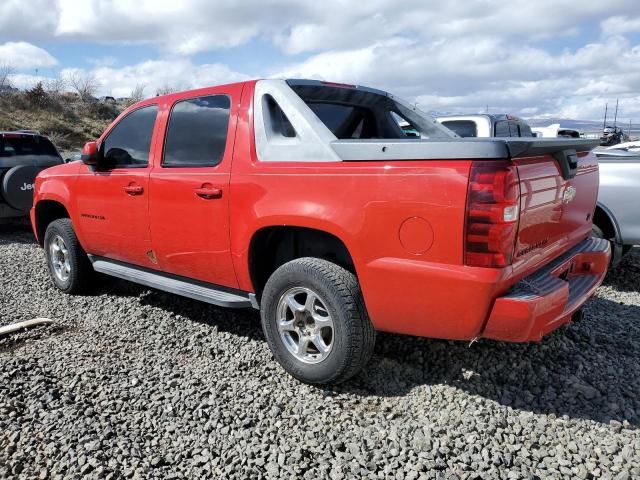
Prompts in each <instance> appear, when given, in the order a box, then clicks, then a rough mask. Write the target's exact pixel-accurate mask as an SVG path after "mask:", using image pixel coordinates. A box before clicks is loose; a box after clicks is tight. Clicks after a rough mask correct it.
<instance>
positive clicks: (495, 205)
mask: <svg viewBox="0 0 640 480" xmlns="http://www.w3.org/2000/svg"><path fill="white" fill-rule="evenodd" d="M519 205H520V184H519V180H518V171H517V169H516V167H515V166H514V165H512V164H511V163H510V162H507V161H504V162H503V161H495V160H494V161H491V160H481V161H474V162H473V163H472V165H471V173H470V175H469V192H468V194H467V212H466V214H467V218H466V227H465V252H464V263H465V265H469V266H473V267H491V268H500V267H506V266H507V265H510V264H511V260H512V256H513V248H514V244H515V240H516V234H517V231H518V218H519Z"/></svg>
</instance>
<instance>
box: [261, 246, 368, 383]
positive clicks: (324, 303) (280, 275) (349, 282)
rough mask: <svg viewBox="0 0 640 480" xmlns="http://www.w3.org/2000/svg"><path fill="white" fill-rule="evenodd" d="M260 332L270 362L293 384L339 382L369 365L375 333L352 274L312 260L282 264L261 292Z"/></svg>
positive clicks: (322, 261) (329, 263)
mask: <svg viewBox="0 0 640 480" xmlns="http://www.w3.org/2000/svg"><path fill="white" fill-rule="evenodd" d="M261 307H262V308H261V314H262V328H263V330H264V333H265V336H266V338H267V342H268V344H269V347H270V348H271V351H272V352H273V355H274V357H275V358H276V360H277V361H278V362H279V363H280V364H281V365H282V367H283V368H284V369H285V370H286V371H287V372H289V373H290V374H291V375H292V376H294V377H295V378H297V379H298V380H300V381H302V382H305V383H311V384H329V383H339V382H342V381H344V380H347V379H348V378H350V377H352V376H353V375H355V374H356V373H358V372H359V371H360V370H361V369H362V368H363V367H364V366H365V365H366V364H367V362H368V361H369V359H370V358H371V355H372V353H373V347H374V344H375V330H374V328H373V325H372V324H371V321H370V320H369V317H368V315H367V312H366V309H365V306H364V301H363V299H362V293H361V292H360V286H359V284H358V280H357V279H356V277H355V275H354V274H352V273H351V272H349V271H348V270H345V269H344V268H342V267H340V266H338V265H336V264H334V263H331V262H328V261H326V260H321V259H318V258H300V259H297V260H293V261H291V262H288V263H285V264H284V265H282V266H281V267H280V268H278V269H277V270H276V271H275V272H274V273H273V275H271V277H270V278H269V280H268V281H267V284H266V286H265V289H264V292H263V294H262V305H261Z"/></svg>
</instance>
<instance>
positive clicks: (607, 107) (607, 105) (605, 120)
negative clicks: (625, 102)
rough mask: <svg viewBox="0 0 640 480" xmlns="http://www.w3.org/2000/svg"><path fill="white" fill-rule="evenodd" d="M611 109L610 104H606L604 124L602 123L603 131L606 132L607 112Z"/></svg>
mask: <svg viewBox="0 0 640 480" xmlns="http://www.w3.org/2000/svg"><path fill="white" fill-rule="evenodd" d="M608 109H609V104H608V103H605V104H604V122H602V129H603V130H604V129H605V127H606V126H607V110H608Z"/></svg>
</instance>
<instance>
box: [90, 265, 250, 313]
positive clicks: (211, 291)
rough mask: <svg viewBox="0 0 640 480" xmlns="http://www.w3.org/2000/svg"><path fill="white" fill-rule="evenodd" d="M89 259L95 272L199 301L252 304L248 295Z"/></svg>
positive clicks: (235, 306) (222, 305) (227, 305)
mask: <svg viewBox="0 0 640 480" xmlns="http://www.w3.org/2000/svg"><path fill="white" fill-rule="evenodd" d="M89 260H91V264H92V265H93V269H94V270H95V271H96V272H100V273H104V274H106V275H111V276H113V277H118V278H122V279H123V280H128V281H130V282H134V283H138V284H140V285H145V286H147V287H151V288H156V289H158V290H162V291H165V292H169V293H175V294H176V295H181V296H183V297H188V298H192V299H194V300H200V301H201V302H206V303H210V304H212V305H218V306H221V307H233V308H248V307H251V306H253V304H252V301H251V299H250V298H249V296H248V295H247V296H242V295H239V294H235V293H231V292H225V291H223V290H218V289H216V288H213V287H205V286H203V285H197V284H195V283H189V282H187V281H183V280H178V279H177V278H171V277H168V276H165V275H164V274H162V273H161V272H158V273H152V272H149V271H147V270H143V269H141V268H136V267H135V266H127V265H123V264H121V263H120V262H115V261H112V260H109V259H105V258H101V257H95V256H93V255H89Z"/></svg>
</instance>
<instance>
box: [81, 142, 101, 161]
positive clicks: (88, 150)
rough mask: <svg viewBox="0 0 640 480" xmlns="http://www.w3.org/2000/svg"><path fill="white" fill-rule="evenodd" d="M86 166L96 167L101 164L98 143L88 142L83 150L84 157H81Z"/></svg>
mask: <svg viewBox="0 0 640 480" xmlns="http://www.w3.org/2000/svg"><path fill="white" fill-rule="evenodd" d="M80 159H81V160H82V162H83V163H84V164H85V165H92V166H96V165H98V163H100V151H99V150H98V144H97V143H96V142H87V143H85V144H84V147H83V148H82V156H81V157H80Z"/></svg>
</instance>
